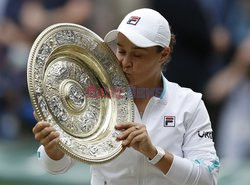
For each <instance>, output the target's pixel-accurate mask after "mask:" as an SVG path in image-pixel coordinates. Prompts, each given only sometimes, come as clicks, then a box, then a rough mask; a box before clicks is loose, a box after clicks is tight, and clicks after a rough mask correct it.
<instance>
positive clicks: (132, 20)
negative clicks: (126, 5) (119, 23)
mask: <svg viewBox="0 0 250 185" xmlns="http://www.w3.org/2000/svg"><path fill="white" fill-rule="evenodd" d="M140 19H141V18H140V17H138V16H131V17H130V18H129V20H128V22H127V24H132V25H136V24H137V23H138V22H139V20H140Z"/></svg>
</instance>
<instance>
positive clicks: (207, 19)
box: [0, 0, 250, 160]
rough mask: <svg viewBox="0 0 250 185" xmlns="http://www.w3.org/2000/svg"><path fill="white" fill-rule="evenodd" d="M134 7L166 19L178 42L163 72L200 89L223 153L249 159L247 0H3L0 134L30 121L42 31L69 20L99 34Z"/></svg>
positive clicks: (20, 132) (24, 131)
mask: <svg viewBox="0 0 250 185" xmlns="http://www.w3.org/2000/svg"><path fill="white" fill-rule="evenodd" d="M139 7H150V8H153V9H155V10H158V11H159V12H160V13H162V15H164V16H165V17H166V18H167V20H168V21H169V23H170V25H171V29H172V32H173V33H174V34H175V35H176V40H177V42H176V46H175V48H174V52H173V54H172V56H171V62H170V63H169V64H168V65H167V67H166V69H165V70H164V75H165V76H166V77H167V78H168V80H170V81H173V82H177V83H179V84H180V85H181V86H184V87H189V88H191V89H193V90H194V91H197V92H201V93H203V99H204V101H205V103H206V105H207V108H208V112H209V114H210V117H211V121H212V125H213V129H214V140H215V142H216V148H217V151H218V154H219V156H220V158H221V159H232V158H233V159H235V160H245V159H248V160H250V0H209V1H208V0H189V1H183V0H137V1H134V0H126V1H124V0H105V1H103V0H1V1H0V84H1V85H0V138H2V139H18V138H20V137H23V136H24V135H29V134H31V128H32V127H33V126H34V124H35V120H34V118H33V110H32V106H31V102H30V99H29V94H28V88H27V80H26V65H27V59H28V54H29V51H30V47H31V45H32V43H33V42H34V40H35V38H36V37H37V35H38V34H39V33H40V32H41V31H42V30H43V29H45V28H46V27H48V26H49V25H51V24H54V23H59V22H71V23H77V24H81V25H83V26H86V27H88V28H89V29H91V30H92V31H94V32H95V33H97V34H98V35H100V36H101V37H104V35H105V34H106V33H107V32H108V31H109V30H111V29H114V28H116V27H117V26H118V23H119V22H120V20H121V19H122V17H123V16H124V15H126V14H127V13H128V12H129V11H131V10H134V9H136V8H139Z"/></svg>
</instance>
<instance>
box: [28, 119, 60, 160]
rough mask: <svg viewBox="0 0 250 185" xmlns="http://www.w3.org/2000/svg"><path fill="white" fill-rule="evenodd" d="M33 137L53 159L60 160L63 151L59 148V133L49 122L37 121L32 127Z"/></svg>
mask: <svg viewBox="0 0 250 185" xmlns="http://www.w3.org/2000/svg"><path fill="white" fill-rule="evenodd" d="M32 131H33V133H34V136H35V139H36V140H37V141H38V142H39V143H40V144H42V145H43V146H44V149H45V152H46V153H47V155H48V156H49V157H50V158H51V159H53V160H60V159H62V158H63V156H64V153H63V152H62V151H61V150H60V149H59V147H58V143H59V133H58V132H57V131H56V130H55V129H54V128H53V127H52V126H50V124H49V123H47V122H43V121H39V122H38V123H37V124H36V125H35V126H34V128H33V130H32Z"/></svg>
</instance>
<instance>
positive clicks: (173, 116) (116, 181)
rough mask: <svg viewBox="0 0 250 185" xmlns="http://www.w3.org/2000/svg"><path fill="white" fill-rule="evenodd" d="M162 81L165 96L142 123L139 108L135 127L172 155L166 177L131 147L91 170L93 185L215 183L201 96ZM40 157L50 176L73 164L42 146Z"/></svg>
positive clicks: (152, 102)
mask: <svg viewBox="0 0 250 185" xmlns="http://www.w3.org/2000/svg"><path fill="white" fill-rule="evenodd" d="M163 82H164V83H163V87H164V89H163V93H162V97H160V98H157V97H152V98H151V99H150V101H149V103H148V105H147V107H146V109H145V111H144V114H143V117H142V119H141V117H140V114H139V112H138V110H137V108H135V122H137V123H143V124H145V125H146V128H147V131H148V133H149V135H150V138H151V140H152V143H153V144H154V145H155V146H160V147H161V148H163V149H164V150H165V151H166V152H170V153H172V154H173V155H174V161H173V164H172V166H171V168H170V170H169V171H168V173H167V174H163V173H162V172H161V171H160V170H159V169H158V168H156V167H155V166H153V165H152V164H150V163H149V162H148V161H147V159H146V157H145V156H144V155H142V154H141V153H139V152H137V151H135V150H134V149H132V148H127V149H126V150H125V151H124V152H123V153H121V154H120V155H119V156H118V157H117V158H115V159H113V160H111V161H110V162H108V163H105V164H101V165H92V166H91V185H103V184H107V185H128V184H130V185H163V184H167V185H215V184H217V175H218V170H219V161H218V157H217V156H216V151H215V149H214V143H213V140H212V134H211V133H212V129H211V123H210V119H209V116H208V113H207V110H206V108H205V106H204V103H203V101H202V100H201V94H199V93H194V92H193V91H192V90H190V89H187V88H182V87H180V86H178V85H177V84H175V83H171V82H169V81H167V80H166V79H165V78H164V77H163ZM135 107H136V106H135ZM166 117H168V118H166ZM166 119H168V120H169V119H170V123H168V124H167V122H166V121H165V120H166ZM171 120H172V121H171ZM38 152H39V155H38V156H40V157H39V160H40V161H41V162H42V164H43V165H44V167H45V168H46V169H47V171H49V172H50V173H53V174H57V173H63V172H65V171H67V170H68V169H69V168H70V167H71V166H72V165H73V164H74V161H73V159H71V158H70V157H68V156H66V155H65V156H64V158H62V159H61V160H59V161H53V160H52V159H50V158H49V157H48V156H47V155H46V153H45V151H44V148H43V146H41V147H40V148H39V149H38Z"/></svg>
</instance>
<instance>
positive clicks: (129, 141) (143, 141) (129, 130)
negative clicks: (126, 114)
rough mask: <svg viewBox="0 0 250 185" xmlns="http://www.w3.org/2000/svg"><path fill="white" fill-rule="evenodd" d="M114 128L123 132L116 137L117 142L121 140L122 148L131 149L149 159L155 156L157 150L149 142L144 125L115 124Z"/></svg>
mask: <svg viewBox="0 0 250 185" xmlns="http://www.w3.org/2000/svg"><path fill="white" fill-rule="evenodd" d="M115 128H116V129H117V130H123V132H122V133H121V134H120V135H119V136H117V140H118V141H121V140H122V141H123V142H122V145H123V146H124V147H133V148H134V149H135V150H137V151H139V152H141V153H143V154H144V155H146V156H147V157H148V158H151V159H152V158H153V157H154V156H155V155H156V154H157V150H156V148H155V147H154V145H153V144H152V142H151V139H150V137H149V135H148V132H147V129H146V127H145V125H143V124H138V123H129V122H128V123H120V124H117V125H116V126H115Z"/></svg>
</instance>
